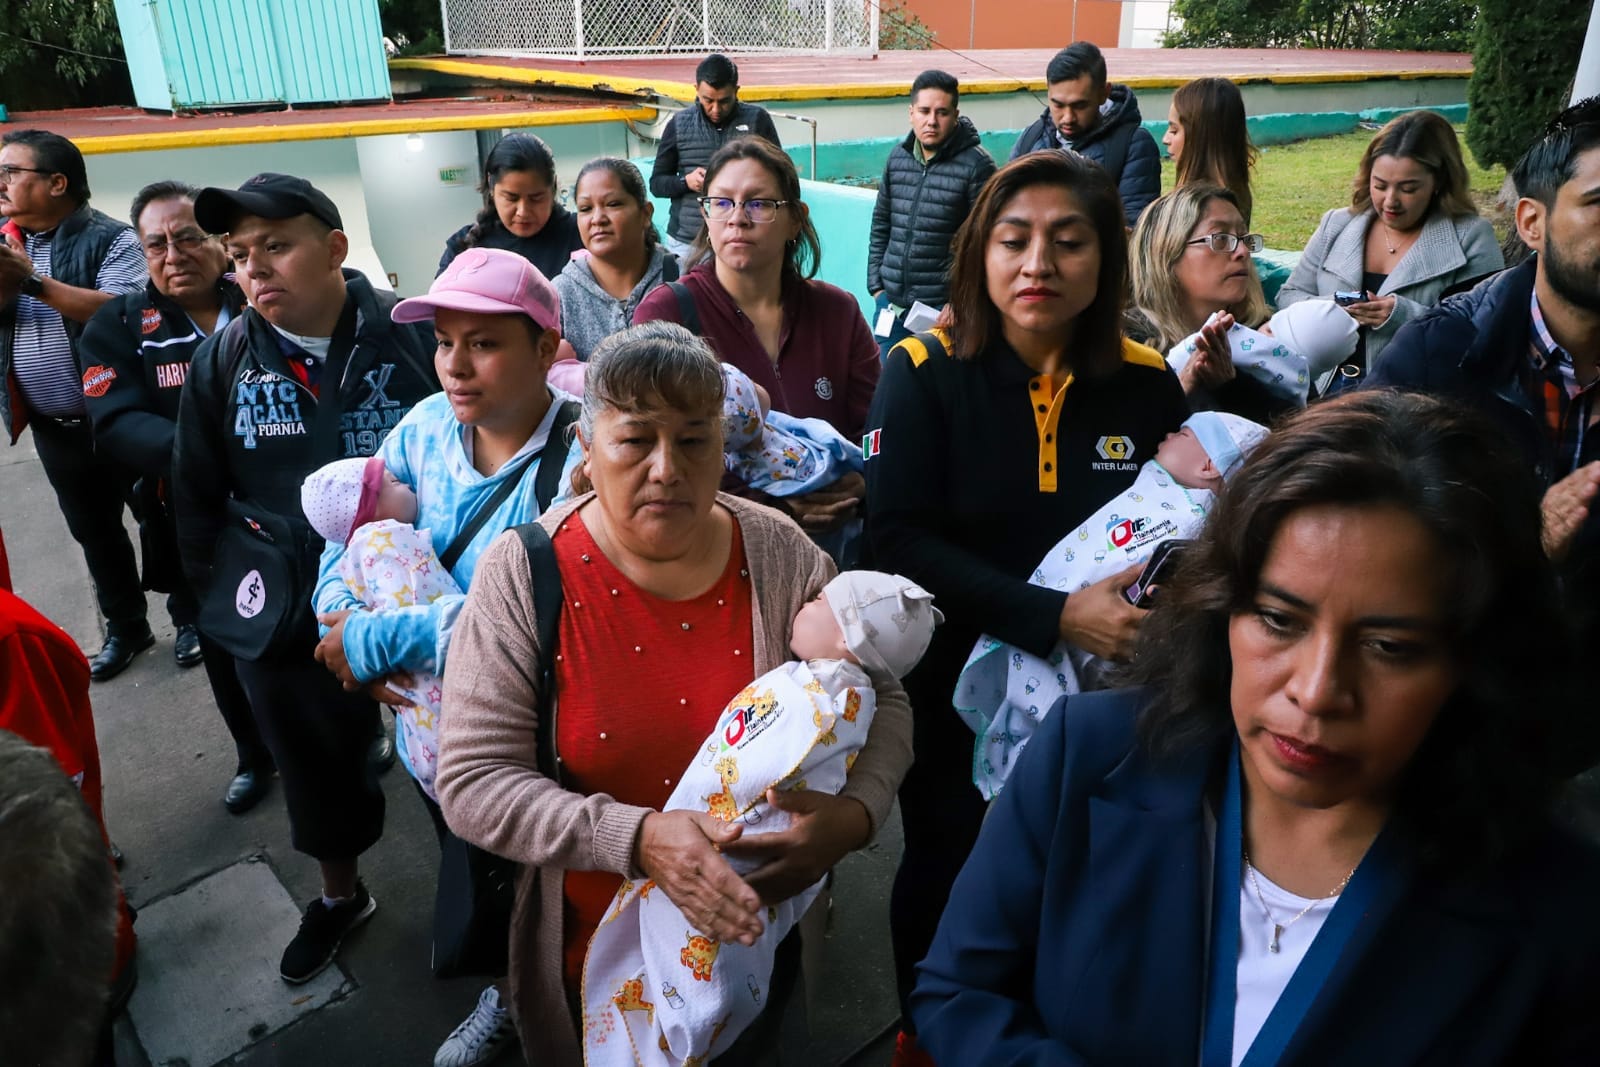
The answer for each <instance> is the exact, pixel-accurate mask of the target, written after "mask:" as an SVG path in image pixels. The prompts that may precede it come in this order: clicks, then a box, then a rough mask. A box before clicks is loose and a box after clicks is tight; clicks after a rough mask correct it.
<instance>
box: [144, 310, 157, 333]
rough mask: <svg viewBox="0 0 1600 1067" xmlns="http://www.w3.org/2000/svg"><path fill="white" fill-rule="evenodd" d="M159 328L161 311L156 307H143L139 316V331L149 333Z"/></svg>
mask: <svg viewBox="0 0 1600 1067" xmlns="http://www.w3.org/2000/svg"><path fill="white" fill-rule="evenodd" d="M159 329H161V311H160V309H158V308H145V309H144V311H143V312H142V313H141V314H140V316H139V332H140V333H146V334H151V333H155V332H156V331H157V330H159Z"/></svg>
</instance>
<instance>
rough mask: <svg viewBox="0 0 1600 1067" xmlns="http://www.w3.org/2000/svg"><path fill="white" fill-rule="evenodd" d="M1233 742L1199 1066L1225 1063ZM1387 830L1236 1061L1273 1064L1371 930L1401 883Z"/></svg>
mask: <svg viewBox="0 0 1600 1067" xmlns="http://www.w3.org/2000/svg"><path fill="white" fill-rule="evenodd" d="M1239 775H1240V770H1239V743H1238V741H1237V740H1236V741H1234V743H1233V746H1232V751H1231V752H1230V753H1229V755H1228V781H1227V788H1226V789H1225V790H1224V792H1223V795H1222V810H1221V812H1220V813H1219V814H1218V817H1217V846H1216V855H1215V858H1214V860H1213V863H1212V871H1211V951H1210V964H1209V979H1208V984H1207V987H1206V1015H1205V1032H1204V1038H1203V1044H1202V1045H1201V1055H1200V1062H1201V1067H1232V1064H1233V1015H1234V1010H1235V1007H1236V1005H1237V1002H1238V986H1237V977H1238V968H1239V878H1240V873H1241V872H1242V871H1243V869H1244V810H1243V803H1242V799H1241V796H1240V786H1239ZM1395 840H1396V839H1395V837H1394V835H1392V834H1389V833H1387V832H1384V833H1380V834H1379V835H1378V839H1377V840H1376V841H1374V842H1373V843H1372V847H1371V848H1369V849H1368V850H1367V854H1366V856H1365V857H1363V858H1362V860H1361V865H1360V866H1359V867H1357V868H1356V873H1355V874H1354V875H1353V876H1352V877H1351V879H1350V884H1349V885H1347V886H1345V889H1344V892H1343V893H1341V894H1339V899H1338V901H1337V902H1335V904H1334V906H1333V910H1332V911H1331V912H1329V913H1328V917H1327V919H1326V920H1324V921H1323V924H1322V929H1320V930H1318V931H1317V936H1316V938H1315V939H1313V940H1312V942H1311V947H1310V948H1309V949H1308V950H1307V951H1306V954H1305V958H1304V959H1302V960H1301V961H1300V965H1299V966H1298V967H1296V968H1295V972H1294V975H1293V976H1292V977H1291V978H1290V979H1289V984H1288V985H1287V986H1285V987H1284V990H1283V993H1282V994H1280V995H1279V997H1278V1002H1277V1003H1276V1004H1274V1005H1273V1007H1272V1012H1271V1013H1270V1014H1269V1015H1268V1016H1267V1021H1266V1022H1264V1023H1263V1024H1262V1025H1261V1030H1260V1032H1259V1033H1257V1034H1256V1039H1255V1041H1254V1042H1253V1043H1252V1044H1251V1045H1250V1049H1249V1051H1248V1052H1247V1053H1246V1055H1245V1057H1244V1059H1243V1060H1241V1061H1240V1067H1274V1065H1276V1064H1277V1063H1279V1062H1280V1061H1281V1060H1282V1059H1283V1054H1284V1052H1285V1050H1287V1049H1288V1047H1289V1043H1290V1041H1291V1040H1292V1039H1293V1038H1294V1036H1295V1031H1296V1029H1297V1028H1298V1027H1299V1026H1300V1025H1301V1023H1302V1022H1303V1021H1304V1020H1305V1019H1306V1018H1307V1016H1308V1014H1309V1013H1310V1011H1311V1010H1312V1007H1313V1005H1314V1004H1315V1003H1316V1000H1317V996H1318V994H1319V993H1321V992H1322V990H1323V988H1324V987H1326V986H1327V984H1328V981H1329V978H1330V976H1331V975H1332V974H1333V973H1334V971H1335V969H1336V968H1338V969H1339V970H1340V971H1343V972H1348V971H1349V969H1350V967H1351V966H1353V964H1354V962H1355V961H1356V960H1358V959H1359V958H1360V956H1361V954H1362V953H1363V952H1364V951H1365V949H1366V947H1367V945H1368V944H1369V943H1370V942H1371V941H1372V939H1373V938H1374V937H1376V935H1377V932H1378V928H1379V927H1380V926H1381V925H1382V921H1383V919H1384V918H1385V917H1387V915H1388V913H1389V911H1390V909H1391V908H1392V907H1393V905H1394V904H1395V902H1396V901H1397V900H1398V899H1399V897H1400V894H1401V892H1402V891H1403V890H1404V888H1405V880H1404V879H1403V878H1401V877H1400V876H1399V872H1398V870H1397V863H1396V857H1395V856H1394V851H1395V846H1394V841H1395Z"/></svg>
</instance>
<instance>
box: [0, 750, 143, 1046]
mask: <svg viewBox="0 0 1600 1067" xmlns="http://www.w3.org/2000/svg"><path fill="white" fill-rule="evenodd" d="M117 907H118V905H117V892H116V878H115V875H114V874H113V873H112V869H111V855H110V853H109V851H108V850H107V848H106V843H105V840H104V839H103V838H102V837H101V835H100V827H99V826H98V825H97V824H96V822H95V818H94V816H93V815H92V814H91V813H90V811H89V807H88V805H87V804H85V803H84V800H83V797H82V796H80V795H79V793H78V790H77V789H76V788H75V787H74V786H73V784H72V782H71V780H69V779H68V778H67V776H66V774H65V773H63V772H62V770H61V765H60V764H58V763H57V762H56V761H55V757H53V756H51V755H50V753H49V752H47V751H45V750H44V749H42V748H35V747H34V746H33V745H30V744H28V743H27V742H26V741H24V740H23V739H22V738H20V737H18V736H17V735H16V734H13V733H10V732H8V731H6V730H0V989H4V990H6V991H7V995H6V996H4V997H0V1047H4V1048H5V1050H6V1061H7V1062H8V1063H12V1062H15V1063H87V1062H88V1061H89V1058H90V1056H91V1055H92V1054H93V1051H94V1048H95V1043H96V1041H97V1040H98V1039H99V1033H100V1027H101V1024H102V1023H103V1022H104V1015H105V1006H106V998H107V996H108V995H109V993H110V991H111V967H112V962H113V959H114V958H115V955H116V942H117ZM129 966H132V964H131V963H130V964H129Z"/></svg>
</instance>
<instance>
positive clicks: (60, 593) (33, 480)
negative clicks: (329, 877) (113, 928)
mask: <svg viewBox="0 0 1600 1067" xmlns="http://www.w3.org/2000/svg"><path fill="white" fill-rule="evenodd" d="M130 528H131V527H130ZM0 531H3V532H4V535H5V541H6V546H7V548H8V550H9V554H10V561H11V570H12V578H13V581H14V584H15V586H16V592H17V593H18V595H19V596H21V597H23V599H25V600H27V601H28V602H29V603H31V604H33V605H34V606H35V607H36V608H38V609H39V610H40V611H41V612H43V613H44V614H45V615H46V616H48V617H49V618H51V619H52V620H54V621H55V622H56V623H58V624H59V625H60V626H61V627H62V628H63V629H65V630H66V631H67V632H68V633H69V634H71V635H72V637H73V638H74V639H75V640H76V641H77V642H78V643H79V645H80V646H81V647H82V648H84V649H85V650H86V651H87V652H89V653H91V654H92V653H93V652H94V651H96V650H98V649H99V647H100V643H101V633H100V630H99V621H98V616H97V613H96V611H95V607H94V600H93V596H92V593H91V589H90V585H89V579H88V572H87V569H86V568H85V565H84V562H83V554H82V552H81V551H80V550H79V549H78V547H77V546H76V545H75V544H74V543H73V542H72V540H71V538H70V537H69V536H68V534H67V530H66V525H65V523H64V522H63V521H62V518H61V514H60V511H59V510H58V509H57V507H56V503H55V498H54V496H53V494H52V493H51V491H50V488H49V485H48V484H47V482H46V481H45V477H44V472H43V470H42V469H41V468H40V466H39V462H38V459H37V457H36V455H35V454H34V451H33V447H32V438H31V435H30V434H24V435H23V439H22V440H21V441H20V442H19V443H18V444H17V445H16V446H15V447H13V448H0ZM150 619H151V623H152V626H153V627H154V628H155V630H156V634H157V643H156V646H155V647H154V648H153V649H151V650H150V651H148V652H146V653H144V654H143V655H141V656H140V657H139V658H138V660H137V661H136V662H135V663H134V665H133V666H132V667H130V668H129V669H128V670H127V671H126V672H125V673H124V674H122V675H121V676H119V677H118V678H115V679H113V680H112V681H110V682H107V683H104V684H100V685H96V686H95V687H94V688H93V691H92V697H93V702H94V709H95V721H96V729H97V733H98V739H99V745H100V758H101V765H102V770H103V774H104V779H105V809H106V820H107V823H108V824H109V827H110V831H111V835H112V837H113V839H114V840H115V841H116V842H117V844H118V845H119V846H120V847H121V848H122V850H123V852H124V853H125V854H126V855H127V866H126V867H125V869H124V870H123V880H124V884H125V886H126V889H127V893H128V897H129V899H130V901H131V902H132V903H133V905H134V906H135V907H136V908H138V909H140V910H141V911H142V912H143V913H144V918H143V919H142V920H141V922H140V923H139V924H138V925H137V926H136V930H137V931H138V933H139V935H140V941H141V946H140V956H139V967H140V985H139V988H138V990H137V991H136V993H135V995H134V1001H133V1004H132V1006H131V1009H130V1012H129V1014H128V1015H127V1016H125V1017H124V1018H123V1019H122V1020H121V1021H120V1022H119V1024H118V1045H117V1048H118V1063H119V1064H120V1065H121V1067H146V1065H148V1067H210V1065H211V1064H215V1063H229V1064H239V1065H249V1067H267V1065H283V1067H308V1065H309V1067H318V1065H323V1064H327V1065H340V1067H361V1065H366V1064H384V1065H404V1064H419V1065H425V1064H428V1063H431V1062H432V1056H433V1052H434V1049H435V1048H436V1047H437V1046H438V1044H439V1042H440V1041H442V1040H443V1039H444V1037H445V1036H446V1035H447V1034H448V1033H449V1032H450V1031H451V1030H452V1029H453V1028H454V1027H455V1026H456V1024H457V1023H459V1022H460V1021H461V1020H462V1019H463V1018H464V1017H465V1016H466V1014H467V1013H468V1012H469V1011H470V1010H471V1009H472V1006H473V1004H474V1003H475V1002H476V1000H477V997H478V993H479V990H480V989H481V988H482V983H480V982H478V981H476V980H473V979H457V980H454V981H448V982H441V981H437V980H435V979H434V978H432V977H431V974H430V972H429V965H428V955H429V930H430V922H431V916H432V908H433V893H434V878H435V871H436V867H437V862H438V850H437V847H436V846H435V844H434V837H433V831H432V828H431V826H430V825H429V822H428V818H427V816H426V814H425V813H424V811H423V809H422V806H421V804H420V803H418V801H417V799H416V797H415V796H414V795H413V791H412V788H411V786H410V784H409V782H408V781H407V779H406V777H405V771H404V770H403V769H399V768H396V769H395V770H394V771H392V772H390V773H389V774H388V775H387V776H386V777H385V778H384V784H385V790H386V793H387V795H388V815H387V820H386V823H385V829H384V837H383V840H382V841H380V842H379V843H378V845H377V846H376V847H375V848H373V849H372V850H371V851H370V852H369V853H368V854H367V855H366V856H364V857H362V871H363V877H364V878H365V880H366V882H367V885H368V886H369V887H370V888H371V890H372V893H373V895H374V896H376V897H377V899H378V905H379V906H378V911H377V913H376V914H375V915H374V916H373V918H372V921H371V922H370V923H368V924H367V926H366V927H364V928H363V929H361V930H360V931H358V932H356V933H354V934H352V935H351V938H350V940H349V941H348V942H347V943H346V946H345V948H344V950H343V952H342V953H341V954H340V957H339V963H338V966H337V967H336V968H335V969H332V970H330V971H329V972H327V973H326V974H325V975H324V976H323V977H322V978H320V979H318V981H317V982H316V983H312V984H310V985H307V986H302V987H298V988H291V987H289V986H286V985H284V984H283V983H282V982H281V981H279V980H278V979H277V977H276V966H277V958H278V955H279V953H280V952H281V951H282V949H283V946H284V944H285V943H286V942H287V937H288V936H290V935H292V932H293V929H294V924H295V923H296V922H297V912H298V911H299V910H300V909H302V908H303V907H304V904H305V902H306V901H308V900H310V899H311V898H312V897H313V896H315V895H316V894H317V892H318V891H319V890H320V886H319V885H318V880H317V874H316V866H315V864H314V863H312V862H311V861H310V860H309V859H307V858H306V857H303V856H301V855H299V854H298V853H296V852H294V851H293V850H292V849H291V848H290V846H289V834H288V823H287V820H286V818H285V815H284V809H283V801H282V793H281V790H279V789H278V788H277V784H276V783H274V788H273V791H272V792H271V794H269V796H268V798H267V800H266V801H264V802H263V803H262V804H261V805H260V806H259V807H257V808H256V810H254V811H252V812H250V813H248V814H246V815H243V816H231V815H229V814H228V813H227V811H226V810H225V809H224V808H223V806H222V792H223V789H224V788H225V786H226V785H227V782H228V779H229V778H230V777H231V776H232V774H233V770H234V754H233V745H232V742H231V741H230V739H229V737H228V734H227V731H226V729H225V728H224V726H223V724H222V720H221V717H220V716H219V715H218V714H217V712H216V709H215V707H214V706H213V704H212V702H211V698H210V690H209V689H208V688H207V686H206V681H205V675H204V672H203V671H201V670H198V669H196V670H188V671H183V670H180V669H178V667H177V666H176V665H175V664H174V662H173V659H172V627H171V624H170V622H169V621H168V620H167V617H166V612H165V610H164V605H163V602H162V598H160V597H157V596H151V598H150ZM899 844H900V838H899V824H898V821H895V822H894V823H892V824H891V825H890V826H887V827H885V831H884V833H883V835H882V837H881V839H880V841H879V843H878V844H876V845H875V846H873V847H872V848H870V849H868V850H866V851H864V852H862V853H859V854H857V855H855V856H852V857H850V858H849V859H848V860H846V862H845V863H844V864H842V865H841V866H840V869H839V871H838V879H837V882H836V889H835V899H836V904H835V909H834V917H833V932H832V933H831V935H830V936H829V937H828V939H827V940H826V942H825V943H824V946H823V953H822V966H821V968H820V976H819V977H820V981H817V982H816V983H815V984H814V987H813V988H814V991H815V993H816V994H817V995H816V997H815V999H814V1001H813V1003H812V1008H813V1014H814V1018H813V1019H811V1020H810V1022H811V1025H810V1026H809V1027H808V1026H807V1025H806V1019H805V1018H804V1016H805V1014H806V1012H805V1010H804V1008H803V1007H802V1006H801V1005H800V1004H799V1003H798V1001H797V1003H796V1004H795V1005H793V1006H791V1010H790V1012H789V1015H788V1017H787V1018H786V1021H785V1028H784V1040H783V1047H782V1062H783V1063H784V1064H785V1065H807V1067H809V1065H814V1064H817V1065H832V1064H844V1063H846V1062H848V1063H850V1064H852V1065H856V1064H860V1065H869V1064H870V1065H878V1064H885V1063H887V1062H888V1060H889V1051H888V1050H889V1048H890V1047H891V1045H892V1040H891V1039H887V1038H885V1037H884V1036H883V1034H884V1032H885V1030H886V1029H887V1028H889V1027H890V1026H891V1024H892V1023H893V1022H894V1020H895V1017H896V1014H897V1011H896V1008H895V1004H894V993H893V984H894V983H893V968H892V966H891V963H890V954H889V944H888V889H889V882H890V879H891V878H892V876H893V871H894V864H895V861H896V858H897V857H898V854H899ZM285 923H287V924H288V925H287V926H285ZM285 930H287V933H285ZM263 970H264V971H265V973H264V974H263V973H262V972H263ZM501 1062H503V1063H511V1062H516V1060H515V1058H514V1057H511V1056H507V1057H505V1058H504V1059H503V1060H502V1061H501Z"/></svg>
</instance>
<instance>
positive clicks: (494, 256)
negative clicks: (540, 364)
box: [390, 248, 561, 330]
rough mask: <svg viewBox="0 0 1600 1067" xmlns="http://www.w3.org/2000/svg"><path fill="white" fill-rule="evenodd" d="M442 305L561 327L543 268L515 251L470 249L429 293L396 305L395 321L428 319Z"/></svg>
mask: <svg viewBox="0 0 1600 1067" xmlns="http://www.w3.org/2000/svg"><path fill="white" fill-rule="evenodd" d="M440 308H448V309H450V310H451V311H473V312H477V313H478V314H481V315H511V314H517V313H521V314H523V315H526V316H528V317H529V318H530V319H532V320H533V321H534V322H536V323H538V324H539V325H540V326H543V327H544V328H545V329H547V330H559V329H560V328H561V297H560V296H558V295H557V294H556V287H555V286H553V285H551V284H550V282H549V280H548V279H546V278H545V276H544V275H543V274H541V273H539V268H538V267H535V266H534V265H533V264H532V263H529V262H528V261H527V260H526V259H523V258H522V257H521V256H519V255H517V254H516V253H515V252H507V251H505V250H504V249H500V248H469V249H467V250H466V251H465V252H463V253H461V254H460V255H459V256H457V257H456V258H455V259H453V260H451V261H450V265H449V266H448V267H446V268H445V269H444V273H443V274H441V275H439V276H438V277H437V278H435V279H434V280H433V284H432V285H431V286H429V287H428V295H427V296H414V297H411V298H410V299H409V300H402V301H400V303H398V304H396V305H395V306H394V310H393V311H392V312H390V317H391V318H393V319H394V321H396V322H427V321H428V320H430V319H432V318H433V316H434V313H435V312H437V311H438V310H439V309H440Z"/></svg>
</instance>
